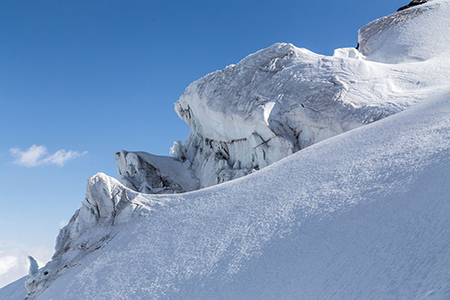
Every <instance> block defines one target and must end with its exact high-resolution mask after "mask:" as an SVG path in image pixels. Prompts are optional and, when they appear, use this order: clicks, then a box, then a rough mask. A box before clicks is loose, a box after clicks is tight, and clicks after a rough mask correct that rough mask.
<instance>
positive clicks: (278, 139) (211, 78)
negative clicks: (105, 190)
mask: <svg viewBox="0 0 450 300" xmlns="http://www.w3.org/2000/svg"><path fill="white" fill-rule="evenodd" d="M439 6H447V3H440V2H432V3H427V4H424V5H420V6H415V7H412V8H409V9H406V10H403V11H400V12H397V13H394V14H392V15H390V16H387V17H384V18H381V19H379V20H376V21H374V22H371V23H369V24H368V25H366V26H365V27H363V28H362V29H361V30H360V31H359V50H360V51H358V50H357V49H354V48H343V49H337V50H336V51H335V54H334V55H333V56H332V57H329V56H323V55H318V54H315V53H313V52H311V51H308V50H306V49H301V48H297V47H295V46H293V45H291V44H275V45H273V46H271V47H269V48H267V49H263V50H261V51H258V52H256V53H254V54H251V55H249V56H248V57H246V58H244V59H243V60H242V61H240V62H239V63H238V64H236V65H231V66H228V67H226V68H225V69H223V70H220V71H216V72H213V73H211V74H208V75H206V76H205V77H203V78H201V79H199V80H197V81H195V82H193V83H192V84H191V85H189V86H188V87H187V89H186V90H185V92H184V93H183V95H182V96H181V97H180V99H179V100H178V101H177V102H176V103H175V111H176V112H177V114H178V115H179V117H180V118H181V119H182V120H184V121H185V122H186V123H187V124H188V125H189V127H190V134H189V136H188V137H187V139H186V141H185V142H184V144H183V143H182V142H181V141H178V142H175V143H174V145H173V147H172V148H171V149H170V153H171V155H172V157H173V159H174V161H171V160H170V159H169V158H162V157H159V158H156V157H153V158H152V159H150V160H149V159H148V157H149V156H148V154H144V153H143V152H140V153H130V152H118V153H117V154H116V160H117V164H118V173H119V180H120V181H121V182H122V183H123V184H124V185H126V186H127V187H129V188H132V189H134V190H136V191H139V192H144V193H176V192H185V191H190V190H193V189H197V188H203V187H208V186H212V185H215V184H218V183H221V182H225V181H228V180H231V179H234V178H238V177H241V176H244V175H247V174H249V173H252V172H254V171H255V170H260V169H262V168H264V167H266V166H268V165H270V164H272V163H274V162H276V161H278V160H280V159H282V158H284V157H286V156H288V155H291V154H292V153H295V152H297V151H299V150H301V149H304V148H306V147H308V146H310V145H313V144H315V143H317V142H320V141H323V140H325V139H327V138H330V137H333V136H335V135H338V134H341V133H343V132H346V131H349V130H351V129H354V128H357V127H359V126H362V125H364V124H369V123H372V122H374V121H377V120H380V119H382V118H385V117H387V116H390V115H392V114H394V113H397V112H399V111H402V110H404V109H405V108H407V107H409V106H410V105H412V104H414V103H416V102H418V101H420V100H421V99H423V97H424V96H426V95H427V94H426V93H424V92H423V91H424V90H425V88H426V87H427V86H430V85H434V86H436V85H437V82H432V80H430V79H432V78H430V76H428V78H422V77H423V76H422V75H423V74H422V70H421V66H420V65H418V66H417V67H416V68H415V70H414V71H413V72H410V71H408V72H409V74H408V76H404V74H405V73H404V72H403V71H404V70H406V69H407V68H405V67H404V66H403V65H400V63H405V62H421V61H425V60H427V59H430V58H431V57H436V55H440V54H442V53H446V51H448V45H449V33H448V32H447V31H444V32H442V33H441V34H440V35H438V36H436V35H434V34H430V31H431V32H432V31H433V30H435V28H436V27H438V26H446V25H448V24H447V21H442V20H443V19H442V18H446V17H445V15H444V14H445V12H444V11H445V10H446V9H447V8H445V9H436V8H437V7H439ZM424 14H426V17H425V18H426V26H424V25H423V23H424V20H423V18H424V16H423V15H424ZM442 22H444V23H445V24H441V23H442ZM376 62H378V63H376ZM379 63H390V64H395V65H387V64H379ZM431 77H432V76H431ZM437 81H439V80H437ZM159 160H165V162H167V163H169V162H170V167H168V169H166V170H164V169H162V168H160V165H164V166H167V163H160V162H158V161H159ZM130 169H132V171H131V172H130ZM175 170H177V171H176V172H178V173H183V174H187V175H188V176H187V177H188V178H189V179H188V181H189V184H187V183H186V182H184V181H185V179H184V178H186V177H184V178H181V177H176V176H171V175H170V174H163V173H170V172H172V173H173V172H174V171H175ZM149 174H153V175H149Z"/></svg>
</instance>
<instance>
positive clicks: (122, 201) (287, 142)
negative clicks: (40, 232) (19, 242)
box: [0, 0, 450, 300]
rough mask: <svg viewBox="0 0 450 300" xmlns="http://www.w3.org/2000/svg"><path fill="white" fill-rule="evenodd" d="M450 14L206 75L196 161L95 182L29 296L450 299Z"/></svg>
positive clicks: (395, 18)
mask: <svg viewBox="0 0 450 300" xmlns="http://www.w3.org/2000/svg"><path fill="white" fill-rule="evenodd" d="M449 10H450V1H449V0H435V1H429V2H428V3H426V4H423V5H420V6H416V7H413V8H410V9H407V10H404V11H400V12H397V13H395V14H393V15H391V16H388V17H385V18H382V19H380V20H377V21H374V22H372V23H370V24H368V25H367V26H365V27H363V28H362V29H361V30H360V49H361V53H359V52H358V51H356V50H354V49H350V48H344V49H338V50H336V52H335V55H334V56H333V57H325V56H320V55H317V54H314V53H311V52H309V51H307V50H305V49H298V48H295V47H294V46H292V45H290V44H276V45H274V46H272V47H269V48H268V49H264V50H261V51H259V52H257V53H256V54H253V55H250V56H249V57H247V58H245V59H244V60H242V61H241V62H240V63H239V64H237V65H235V66H230V67H228V68H226V69H225V70H222V71H218V72H215V73H212V74H209V75H207V76H205V77H204V78H202V79H200V80H198V81H196V82H194V83H193V84H191V85H190V86H189V87H188V88H187V89H186V91H185V93H184V94H183V95H182V96H181V98H180V100H179V101H178V102H177V103H176V111H177V112H178V114H179V115H180V117H182V118H183V119H184V120H185V121H186V122H188V124H189V125H190V127H191V133H190V135H189V137H188V139H187V141H186V143H185V144H184V145H182V143H181V142H178V143H175V145H174V147H173V148H172V149H173V150H172V152H173V155H174V156H175V157H177V158H178V159H179V161H177V160H174V159H171V158H161V157H156V156H151V155H148V154H145V153H142V152H126V151H121V152H118V154H116V160H117V162H118V169H119V174H120V173H122V175H123V176H124V177H123V178H121V181H122V182H125V183H124V184H122V183H120V182H119V181H117V180H115V179H113V178H111V177H108V176H106V175H104V174H97V175H95V176H93V177H92V178H90V179H89V180H88V184H87V188H86V199H85V200H84V201H83V204H82V207H81V208H80V210H78V211H77V212H76V213H75V215H74V216H73V217H72V219H71V220H70V222H69V224H68V225H67V226H66V227H64V228H63V229H62V230H61V232H60V234H59V236H58V239H57V245H56V251H55V255H54V257H53V259H52V261H51V262H49V263H48V264H47V265H46V266H45V267H43V268H41V269H40V270H38V271H37V273H35V274H34V275H30V276H29V277H28V278H27V279H26V283H25V285H26V287H27V290H28V294H27V299H30V300H31V299H46V300H51V299H55V300H56V299H58V300H69V299H99V300H100V299H408V300H410V299H450V282H449V278H450V268H449V266H450V247H449V245H450V219H449V218H448V215H449V214H450V201H449V200H450V198H449V197H450V196H449V195H450V184H449V182H450V85H449V82H450V71H449V70H450V66H449V64H450V55H449V54H448V53H449V52H448V51H446V50H444V49H447V50H448V47H449V46H450V41H447V40H446V37H445V36H446V34H447V33H448V32H450V23H449V22H450V20H449V19H448V17H447V16H448V15H449V13H450V11H449ZM432 26H439V28H440V30H439V32H437V31H433V30H431V29H429V27H432ZM419 28H425V29H424V31H425V32H426V35H427V36H425V35H422V33H421V32H420V31H419V30H418V29H419ZM428 35H432V36H428ZM433 35H434V36H433ZM441 35H443V36H444V37H442V36H441ZM387 41H389V42H387ZM425 42H427V43H428V42H435V44H434V45H427V44H426V43H425ZM390 43H393V44H390ZM396 43H398V44H396ZM405 45H408V47H406V46H405ZM434 47H435V48H434ZM431 48H433V50H430V49H431ZM367 49H369V50H367ZM405 49H406V50H405ZM213 95H215V96H213ZM280 95H282V96H280ZM413 104H414V105H413ZM397 112H399V113H397ZM395 113H397V114H395ZM386 116H390V117H388V118H384V117H386ZM381 118H383V120H379V119H381ZM376 120H379V121H377V122H373V121H376ZM363 124H368V125H367V126H361V125H363ZM340 133H342V134H340ZM337 134H339V135H337ZM332 136H333V137H332ZM330 137H332V138H330ZM325 138H327V139H326V140H325ZM319 141H320V142H319ZM298 150H302V151H298ZM294 152H297V153H294ZM292 153H294V154H293V155H289V154H292ZM287 156H288V157H287ZM283 157H284V159H283ZM146 164H149V165H151V166H153V167H154V170H153V169H152V172H148V170H147V168H149V167H148V165H146ZM155 166H156V167H155ZM263 167H264V168H263ZM257 169H259V171H257V172H255V171H254V170H257ZM164 170H165V171H164ZM245 173H252V174H250V175H249V176H245V177H243V178H240V179H237V180H233V181H230V182H226V183H224V184H221V185H217V186H214V187H210V188H204V189H201V190H199V191H195V192H191V193H183V194H172V195H149V194H144V193H139V192H136V191H133V190H132V189H135V190H142V191H144V192H152V191H155V190H156V192H158V193H159V192H169V193H175V192H181V191H188V190H194V189H197V188H199V187H205V186H210V185H213V184H216V183H218V182H221V181H227V180H228V179H232V178H236V177H239V176H242V175H245ZM127 174H128V175H127ZM214 176H216V177H214ZM149 182H150V183H151V184H149ZM165 182H166V183H165ZM158 189H159V190H158ZM22 282H23V280H22ZM16 288H17V289H16ZM22 291H23V290H22ZM21 293H22V292H20V290H19V288H18V283H13V284H11V285H9V286H7V287H5V288H4V289H1V290H0V299H22V298H23V297H24V296H25V294H23V293H22V294H21ZM20 294H21V295H22V296H21V297H20V298H19V297H16V296H18V295H20Z"/></svg>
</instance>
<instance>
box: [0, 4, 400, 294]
mask: <svg viewBox="0 0 450 300" xmlns="http://www.w3.org/2000/svg"><path fill="white" fill-rule="evenodd" d="M408 2H409V1H397V0H395V1H393V0H382V1H376V2H374V1H356V0H355V1H298V0H297V1H291V0H279V1H265V0H260V1H242V0H239V1H235V0H228V1H211V0H209V1H115V0H104V1H83V0H77V1H61V0H58V1H50V0H48V1H44V0H43V1H23V0H4V1H1V3H0V166H1V172H0V174H1V175H0V176H1V177H0V191H1V194H0V205H1V208H0V273H1V270H2V265H1V264H2V260H1V256H2V255H6V254H8V253H11V251H13V250H14V249H15V247H16V248H17V247H22V248H23V249H32V248H33V247H47V248H49V249H51V248H52V247H53V245H54V241H55V238H56V235H57V234H58V230H59V228H60V226H61V224H63V223H64V220H65V221H68V220H69V219H70V217H71V216H72V214H73V213H74V211H75V210H76V209H78V208H79V207H80V204H81V201H82V200H83V199H84V192H85V184H86V180H87V179H88V177H90V176H92V175H94V174H96V173H97V172H104V173H106V174H107V175H110V176H113V177H117V174H116V164H115V161H114V153H115V151H118V150H122V149H124V150H130V151H133V150H139V151H147V152H150V153H153V154H158V155H168V152H169V148H170V147H171V146H172V143H173V141H175V140H183V141H184V140H185V138H186V137H187V135H188V133H189V128H188V126H187V125H186V124H185V123H183V122H182V121H181V120H180V119H179V118H178V116H177V115H176V113H175V112H174V110H173V103H174V102H175V101H176V100H177V99H178V97H179V96H180V95H181V94H182V93H183V91H184V89H185V88H186V87H187V86H188V85H189V84H190V83H191V82H193V81H195V80H196V79H198V78H200V77H202V76H204V75H206V74H207V73H210V72H212V71H215V70H218V69H222V68H224V67H226V66H227V65H229V64H233V63H237V62H238V61H239V60H241V59H242V58H244V57H245V56H247V55H249V54H251V53H253V52H255V51H257V50H260V49H262V48H265V47H268V46H270V45H272V44H274V43H276V42H290V43H293V44H294V45H296V46H297V47H304V48H307V49H309V50H311V51H314V52H316V53H320V54H325V55H332V53H333V50H334V49H335V48H340V47H351V46H356V44H357V30H358V29H359V28H360V27H362V26H363V25H365V24H366V23H368V22H369V21H372V20H374V19H376V18H379V17H382V16H384V15H387V14H390V13H393V12H395V11H396V9H397V8H399V7H400V6H402V5H405V4H407V3H408ZM31 147H33V148H31ZM30 148H31V150H33V151H30V152H27V151H28V150H29V149H30ZM23 154H25V156H23ZM31 154H34V155H35V156H30V155H31ZM27 155H28V156H27ZM20 158H22V160H20ZM16 252H17V251H16ZM30 254H32V255H33V253H30ZM3 267H4V266H3ZM3 269H5V267H4V268H3ZM1 275H2V274H0V276H1ZM1 285H2V284H1V281H0V286H1Z"/></svg>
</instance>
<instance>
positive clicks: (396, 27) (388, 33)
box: [359, 0, 450, 64]
mask: <svg viewBox="0 0 450 300" xmlns="http://www.w3.org/2000/svg"><path fill="white" fill-rule="evenodd" d="M449 15H450V4H449V3H448V2H446V1H439V0H436V1H429V2H427V3H424V4H421V5H418V6H413V7H410V8H408V9H405V10H402V11H399V12H396V13H394V14H392V15H389V16H386V17H384V18H380V19H378V20H375V21H373V22H371V23H369V24H367V25H366V26H364V27H363V28H361V29H360V30H359V50H360V51H361V53H362V54H363V55H366V56H367V59H368V60H371V61H377V62H382V63H392V64H395V63H405V62H414V61H423V60H427V59H430V58H431V57H435V56H436V55H441V54H446V53H448V52H449V51H450V49H449V45H450V31H449V30H448V29H449V28H450V18H449V17H448V16H449ZM436 32H439V34H436Z"/></svg>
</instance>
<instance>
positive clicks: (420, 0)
mask: <svg viewBox="0 0 450 300" xmlns="http://www.w3.org/2000/svg"><path fill="white" fill-rule="evenodd" d="M424 3H427V0H413V1H411V2H410V3H409V4H408V5H405V6H402V7H400V8H399V9H398V10H397V11H401V10H405V9H407V8H410V7H413V6H416V5H420V4H424Z"/></svg>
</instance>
